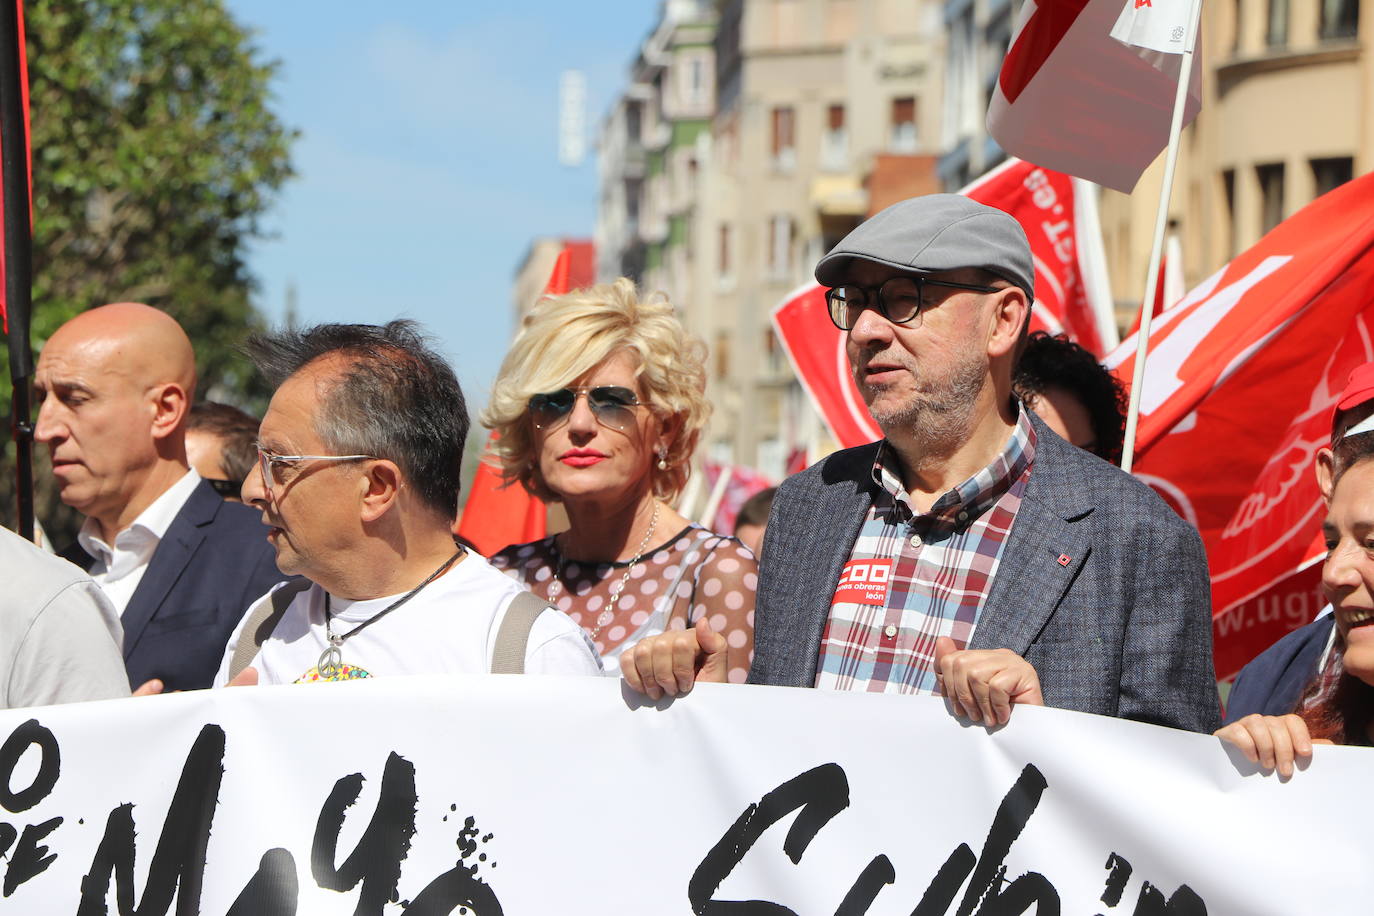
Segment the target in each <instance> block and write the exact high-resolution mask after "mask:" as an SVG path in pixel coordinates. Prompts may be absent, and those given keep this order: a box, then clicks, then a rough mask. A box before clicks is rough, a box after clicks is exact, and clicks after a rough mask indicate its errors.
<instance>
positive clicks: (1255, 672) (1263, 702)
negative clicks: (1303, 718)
mask: <svg viewBox="0 0 1374 916" xmlns="http://www.w3.org/2000/svg"><path fill="white" fill-rule="evenodd" d="M1335 625H1336V615H1335V614H1327V615H1326V616H1325V617H1318V618H1317V619H1316V620H1314V621H1312V622H1311V623H1309V624H1308V625H1307V626H1305V627H1299V628H1298V629H1296V630H1294V631H1293V632H1292V633H1289V634H1288V635H1287V636H1285V637H1284V638H1283V639H1280V640H1279V641H1278V642H1276V643H1274V644H1273V645H1272V646H1270V647H1269V648H1267V649H1265V650H1264V651H1263V652H1261V653H1260V654H1259V655H1258V656H1256V657H1255V659H1254V660H1253V661H1251V662H1250V664H1248V665H1246V666H1245V667H1244V668H1242V669H1240V674H1237V675H1236V681H1235V683H1234V684H1233V685H1232V686H1231V696H1230V697H1228V698H1227V701H1226V722H1227V724H1228V725H1229V724H1230V723H1232V722H1234V721H1236V720H1237V719H1243V718H1244V717H1246V716H1248V715H1250V713H1252V712H1257V713H1259V714H1260V715H1264V716H1282V715H1286V714H1287V713H1290V712H1297V710H1298V701H1299V700H1301V699H1302V693H1303V691H1304V690H1305V689H1306V688H1307V685H1308V684H1309V683H1311V681H1312V679H1313V678H1314V677H1316V676H1317V663H1318V662H1320V661H1321V657H1322V653H1323V652H1325V651H1326V644H1327V642H1328V641H1329V640H1330V639H1331V628H1332V627H1333V626H1335Z"/></svg>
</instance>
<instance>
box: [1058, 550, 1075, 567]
mask: <svg viewBox="0 0 1374 916" xmlns="http://www.w3.org/2000/svg"><path fill="white" fill-rule="evenodd" d="M1072 562H1073V557H1071V556H1069V555H1068V554H1067V553H1061V554H1060V555H1059V565H1060V566H1068V565H1069V564H1070V563H1072Z"/></svg>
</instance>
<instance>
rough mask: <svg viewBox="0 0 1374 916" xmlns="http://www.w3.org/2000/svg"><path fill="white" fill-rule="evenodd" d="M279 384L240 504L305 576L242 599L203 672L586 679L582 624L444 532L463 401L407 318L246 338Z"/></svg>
mask: <svg viewBox="0 0 1374 916" xmlns="http://www.w3.org/2000/svg"><path fill="white" fill-rule="evenodd" d="M249 349H250V352H251V353H252V354H253V357H254V360H255V362H256V363H257V365H258V368H259V370H261V371H262V372H263V374H264V375H265V376H266V377H267V378H268V380H269V381H270V382H272V383H273V384H274V385H276V386H277V390H276V393H275V394H274V395H273V396H272V402H271V404H270V405H269V406H268V408H267V413H266V414H265V415H264V416H263V419H262V426H261V427H260V429H259V431H258V452H259V461H258V466H257V467H256V468H255V469H254V470H253V472H252V473H250V474H249V475H248V479H247V480H246V481H245V482H244V485H243V501H244V502H245V503H247V504H249V505H251V506H252V507H253V508H255V509H257V510H258V511H259V512H260V513H261V516H262V522H263V523H264V524H265V525H267V532H266V536H267V540H268V542H269V543H271V545H272V547H273V548H274V549H275V551H276V554H277V565H278V566H279V567H280V569H281V571H282V572H284V573H289V574H293V575H300V576H302V577H304V578H303V580H302V581H300V582H298V583H294V584H288V585H283V586H280V587H278V588H277V589H275V590H274V591H273V592H271V593H270V594H268V595H266V596H264V597H263V598H262V599H261V600H259V601H258V602H256V603H255V604H254V606H253V607H252V608H251V609H250V610H249V613H248V614H247V615H246V616H245V617H244V620H243V622H242V623H241V624H240V625H239V627H238V629H237V630H236V631H235V633H234V636H233V637H232V638H231V640H230V642H229V645H228V647H227V649H226V651H225V653H224V657H223V659H222V661H221V664H220V670H219V673H218V675H217V676H216V683H217V684H219V685H225V684H290V683H315V682H321V681H343V680H356V679H359V678H367V677H387V676H395V675H406V674H480V673H487V672H493V673H525V674H574V675H583V674H585V675H597V674H600V672H601V663H600V661H599V660H598V659H597V657H596V653H595V652H594V650H593V649H592V646H591V643H590V642H589V641H588V640H587V638H586V636H584V635H583V633H582V630H581V628H580V627H578V626H577V625H576V624H575V623H573V621H572V620H571V619H569V618H568V617H567V616H566V615H564V614H562V613H560V612H558V611H556V610H554V609H553V608H550V607H548V606H547V605H546V603H545V602H544V601H542V600H540V599H536V598H534V596H532V595H530V594H529V593H528V592H526V591H525V590H524V589H523V588H521V587H520V586H519V585H518V584H517V583H515V582H514V581H512V580H511V579H509V578H507V577H506V576H504V575H502V574H501V573H499V572H497V571H496V570H495V569H493V568H492V567H491V566H490V565H489V564H488V563H487V561H486V560H485V559H483V558H482V557H480V556H477V555H476V554H474V553H471V552H470V551H467V550H465V549H464V548H462V547H460V546H459V545H458V544H456V543H455V541H454V538H453V534H452V524H453V520H454V518H455V517H456V515H457V511H458V478H459V469H460V467H461V465H462V460H463V444H464V442H465V441H466V439H467V433H468V424H469V420H468V414H467V406H466V404H465V403H464V400H463V393H462V390H461V389H460V388H459V385H458V380H457V378H456V377H455V376H454V374H453V370H452V369H451V368H450V367H449V365H448V364H447V363H446V362H444V360H443V359H441V358H440V357H439V356H438V355H437V354H435V353H434V352H433V351H432V350H431V349H430V348H429V347H428V346H427V345H426V344H425V342H424V340H423V338H422V337H421V336H420V334H419V333H418V329H417V328H416V326H415V325H414V323H412V322H408V321H393V322H391V323H390V324H387V325H385V326H380V327H379V326H374V325H342V324H331V325H320V326H317V327H314V328H309V329H306V330H302V331H288V332H284V333H282V334H279V335H276V336H272V337H257V338H254V339H253V340H252V341H250V343H249Z"/></svg>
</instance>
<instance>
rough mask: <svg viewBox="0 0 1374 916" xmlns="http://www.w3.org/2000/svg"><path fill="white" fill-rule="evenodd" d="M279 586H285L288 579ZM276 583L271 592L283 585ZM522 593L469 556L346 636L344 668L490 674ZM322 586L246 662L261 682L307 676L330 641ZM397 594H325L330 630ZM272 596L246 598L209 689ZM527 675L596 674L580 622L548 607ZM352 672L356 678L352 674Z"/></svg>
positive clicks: (220, 680)
mask: <svg viewBox="0 0 1374 916" xmlns="http://www.w3.org/2000/svg"><path fill="white" fill-rule="evenodd" d="M285 584H286V583H282V585H285ZM282 585H278V586H276V588H273V589H272V591H276V589H277V588H281V587H282ZM521 591H523V589H522V588H521V587H520V586H519V585H518V584H517V583H515V582H513V581H511V580H510V579H509V578H507V577H506V576H504V575H502V574H501V573H499V572H497V571H496V570H495V569H493V568H492V567H491V564H489V563H488V562H487V561H486V560H484V559H483V558H482V557H479V556H477V555H476V554H473V553H468V554H467V555H466V556H465V557H463V559H462V560H461V561H460V562H458V563H457V564H456V565H455V566H454V567H453V568H452V569H450V570H449V571H448V572H447V573H445V574H444V575H442V576H440V577H439V578H437V579H435V580H434V581H433V582H431V583H430V584H428V585H426V586H425V587H424V588H423V589H421V590H420V592H419V593H418V594H417V595H416V596H415V597H414V598H411V599H410V600H409V601H407V602H406V603H405V604H403V605H401V606H400V607H398V608H396V609H395V610H394V611H392V612H391V613H389V614H387V615H386V616H385V617H383V618H381V619H380V620H378V621H377V622H376V623H373V624H372V625H371V626H369V627H367V629H365V630H363V631H362V632H360V633H359V634H358V635H357V636H353V637H351V638H349V639H346V640H345V641H344V644H343V647H342V649H341V654H342V656H343V663H344V664H345V665H348V666H351V667H354V668H361V669H363V670H364V671H366V672H367V674H368V675H369V676H372V677H391V676H395V675H401V674H485V673H487V672H489V671H490V670H491V658H492V653H493V651H494V650H495V648H496V634H497V631H498V630H499V629H500V626H501V621H502V620H503V619H504V618H505V615H506V609H507V608H508V607H510V603H511V601H512V599H514V598H515V596H516V595H517V594H519V593H520V592H521ZM324 597H325V592H324V589H322V588H320V586H318V585H311V586H310V588H308V589H306V590H305V591H303V592H301V593H300V594H299V595H297V596H296V598H295V599H294V600H293V601H292V602H291V604H290V606H288V607H287V609H286V613H285V614H283V615H282V618H281V620H280V621H279V622H278V623H277V626H276V629H274V630H273V631H272V635H271V636H270V637H269V638H268V639H267V641H266V642H265V643H263V646H262V649H261V650H259V652H258V654H257V656H256V657H255V658H254V659H253V662H252V666H253V667H254V668H256V669H257V670H258V683H259V684H293V683H295V682H297V681H298V680H301V679H302V678H306V679H307V680H313V679H314V677H313V676H312V675H313V673H314V670H315V667H316V665H317V664H318V662H319V659H320V654H321V653H323V652H324V650H325V649H326V648H327V647H328V645H329V643H328V639H327V637H326V633H325V619H324ZM399 597H401V596H400V595H389V596H387V597H384V598H372V599H369V600H366V601H348V600H345V599H341V598H336V597H331V598H330V615H331V619H332V621H333V624H332V626H333V630H334V633H335V635H340V634H347V633H349V632H351V631H352V630H353V629H354V628H355V627H357V626H358V625H359V624H361V623H363V622H365V621H367V620H370V619H371V618H372V617H374V616H375V615H376V614H377V613H378V612H379V611H381V610H382V609H383V608H385V607H387V606H388V605H389V604H391V603H392V602H394V601H395V600H396V599H397V598H399ZM270 600H271V592H269V593H268V594H267V595H264V596H263V597H262V598H260V599H258V600H257V601H255V602H253V606H252V607H251V608H249V609H248V613H247V614H245V615H244V619H243V620H241V621H239V625H238V627H237V628H236V629H235V630H234V635H233V636H232V637H230V639H229V645H228V647H227V648H226V650H225V653H224V659H223V660H222V661H221V662H220V666H219V672H218V673H217V674H216V675H215V686H216V687H222V686H224V684H225V683H227V682H228V680H229V664H230V661H231V660H232V659H233V657H234V647H235V646H236V645H238V641H239V636H240V634H241V633H242V631H243V627H244V623H245V622H246V621H247V620H248V618H249V617H251V616H252V614H253V611H254V610H255V609H256V608H258V607H259V606H260V605H261V604H262V603H263V602H265V601H270ZM525 673H526V674H574V675H576V674H585V675H592V676H596V675H600V674H601V661H600V659H598V658H597V656H596V650H595V649H593V648H592V644H591V642H590V641H589V640H588V639H587V636H586V634H585V633H583V632H582V628H581V627H579V626H578V625H577V624H575V623H573V621H572V619H571V618H569V617H568V616H567V615H566V614H564V613H562V612H560V611H556V610H547V611H545V612H544V613H542V614H540V615H539V617H538V618H536V619H535V622H534V626H533V627H532V628H531V629H530V636H529V643H528V645H527V646H526V649H525ZM354 676H357V675H356V674H355V675H354Z"/></svg>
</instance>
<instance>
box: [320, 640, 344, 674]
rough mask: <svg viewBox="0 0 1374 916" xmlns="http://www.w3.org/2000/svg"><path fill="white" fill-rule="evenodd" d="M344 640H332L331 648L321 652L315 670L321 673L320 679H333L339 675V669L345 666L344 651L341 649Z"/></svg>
mask: <svg viewBox="0 0 1374 916" xmlns="http://www.w3.org/2000/svg"><path fill="white" fill-rule="evenodd" d="M341 644H342V640H331V641H330V643H329V648H327V649H325V650H324V651H323V652H321V653H320V660H319V661H318V662H316V663H315V670H316V671H318V672H319V673H320V679H321V680H325V681H332V680H333V679H334V678H335V677H337V676H338V674H339V670H340V669H341V668H343V653H342V652H341V651H339V646H340V645H341Z"/></svg>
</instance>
